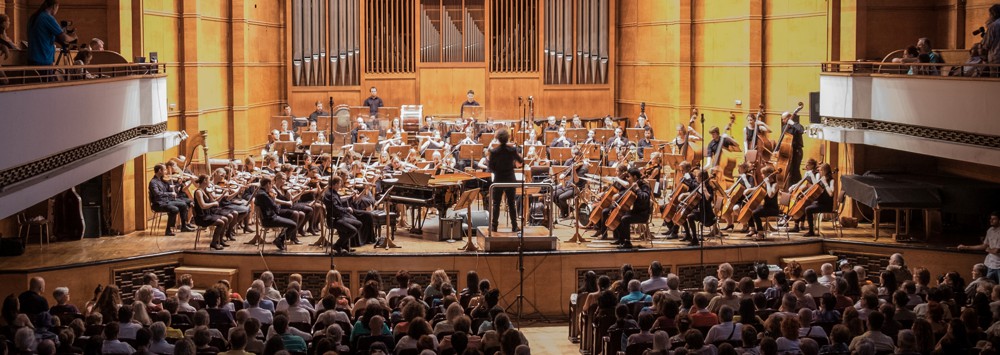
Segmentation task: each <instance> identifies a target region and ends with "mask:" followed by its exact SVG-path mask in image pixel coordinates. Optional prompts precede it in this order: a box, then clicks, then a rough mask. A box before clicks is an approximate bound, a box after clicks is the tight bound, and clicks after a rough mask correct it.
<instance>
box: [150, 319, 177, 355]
mask: <svg viewBox="0 0 1000 355" xmlns="http://www.w3.org/2000/svg"><path fill="white" fill-rule="evenodd" d="M149 330H150V335H151V339H150V344H149V349H148V350H149V352H151V353H154V354H173V353H174V345H173V344H170V343H169V342H167V326H166V324H164V323H163V322H155V323H153V325H151V326H149Z"/></svg>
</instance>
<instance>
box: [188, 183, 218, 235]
mask: <svg viewBox="0 0 1000 355" xmlns="http://www.w3.org/2000/svg"><path fill="white" fill-rule="evenodd" d="M198 192H201V193H202V194H205V197H206V198H207V199H208V200H211V199H212V198H211V197H210V196H208V193H207V192H205V191H204V190H198V191H195V193H194V194H195V197H198ZM210 202H211V201H210ZM221 218H222V215H220V214H219V207H209V208H208V209H203V208H201V204H200V203H197V202H196V203H195V204H194V224H195V225H197V226H199V227H208V226H211V225H213V224H215V222H218V221H219V219H221Z"/></svg>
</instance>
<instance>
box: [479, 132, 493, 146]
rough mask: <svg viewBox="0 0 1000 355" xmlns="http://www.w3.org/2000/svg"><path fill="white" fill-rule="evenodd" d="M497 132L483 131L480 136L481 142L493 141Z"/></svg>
mask: <svg viewBox="0 0 1000 355" xmlns="http://www.w3.org/2000/svg"><path fill="white" fill-rule="evenodd" d="M496 135H497V134H496V133H483V134H482V135H480V136H479V143H483V144H490V142H492V141H493V137H496Z"/></svg>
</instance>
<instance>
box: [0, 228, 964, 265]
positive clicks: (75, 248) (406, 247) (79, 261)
mask: <svg viewBox="0 0 1000 355" xmlns="http://www.w3.org/2000/svg"><path fill="white" fill-rule="evenodd" d="M569 223H570V221H568V220H567V221H565V222H564V224H557V225H556V227H555V229H554V231H553V235H554V236H555V237H556V238H557V239H558V240H559V242H558V243H557V247H556V248H557V250H556V251H553V252H545V253H573V254H578V253H605V252H608V251H611V250H614V249H613V248H611V247H610V246H608V245H607V244H599V243H581V244H577V243H570V242H567V241H568V240H570V238H572V236H573V234H574V231H575V229H574V228H572V227H570V226H569V225H568V224H569ZM658 225H659V223H658V222H657V223H655V225H654V226H652V227H651V229H652V231H653V233H659V232H660V231H661V229H660V228H659V227H658ZM823 227H824V228H823V232H824V234H825V236H824V237H822V238H820V237H811V238H807V237H804V236H802V233H790V234H789V236H788V237H787V238H786V236H785V233H784V232H780V233H779V232H776V233H772V235H771V236H770V237H769V238H768V240H767V241H760V242H757V241H753V240H750V239H749V238H746V237H744V236H743V235H742V234H738V233H729V235H728V236H727V237H725V238H724V240H722V241H721V243H720V241H719V240H718V239H710V240H708V241H706V243H705V246H706V247H714V248H718V247H725V246H747V245H755V246H760V247H767V246H769V245H784V244H789V243H791V244H794V243H804V242H813V241H817V240H820V239H823V238H825V240H836V241H843V242H851V243H860V244H872V245H879V246H891V245H896V244H898V245H905V246H907V247H911V248H927V249H938V250H941V249H945V248H953V247H954V246H955V245H957V244H958V243H960V242H965V243H975V242H977V239H976V237H974V236H972V237H968V238H956V237H951V236H949V237H947V238H944V237H939V238H935V239H934V240H932V241H931V242H917V243H914V242H907V243H902V242H896V241H894V240H893V239H892V237H891V236H887V235H888V234H889V233H891V231H889V230H888V229H886V228H883V233H882V237H881V238H879V240H878V241H874V240H873V237H872V235H873V234H872V229H871V226H870V225H862V226H861V227H859V228H851V229H844V230H843V235H842V236H837V233H836V232H835V231H834V230H833V229H832V228H831V226H830V225H829V224H828V223H826V224H824V226H823ZM504 228H505V227H504V226H503V225H501V227H500V230H501V231H503V230H504ZM508 228H509V227H508ZM424 230H425V231H431V230H435V231H436V230H437V218H433V217H432V218H429V219H428V220H427V222H426V224H425V225H424ZM508 230H509V229H508ZM159 233H161V232H157V233H156V234H149V233H146V232H136V233H132V234H129V235H124V236H114V237H101V238H84V239H83V240H72V241H54V242H52V243H51V244H48V245H45V246H39V244H38V239H37V237H32V238H30V239H29V243H28V246H27V250H26V251H25V253H24V255H21V256H17V257H3V258H0V272H18V271H21V272H23V271H28V270H44V269H48V268H59V267H65V266H72V265H86V264H93V263H101V262H111V261H120V260H130V259H137V258H143V257H148V256H155V255H162V254H172V253H180V252H192V250H194V239H195V233H194V232H190V233H178V234H177V236H173V237H166V236H162V235H159ZM580 233H581V234H582V235H583V236H584V237H585V238H587V239H588V240H589V239H591V238H590V237H591V236H592V235H593V234H594V232H593V231H589V230H585V229H582V228H581V229H580ZM252 237H253V234H242V235H238V236H237V241H235V242H230V245H231V246H230V247H228V248H226V249H225V250H222V251H214V250H211V249H209V248H208V244H209V241H210V238H211V237H210V236H205V235H202V238H201V245H199V246H198V248H197V250H194V251H193V252H197V253H212V254H219V255H248V254H257V253H258V249H257V247H256V246H254V245H248V244H244V242H246V241H249V240H250V239H251V238H252ZM268 238H269V239H270V238H271V236H270V235H269V236H268ZM318 238H319V237H316V236H307V237H304V238H300V239H301V240H302V242H303V244H301V245H292V244H289V245H288V251H286V252H284V253H281V252H279V251H278V250H277V248H275V247H274V246H273V245H271V244H268V245H266V246H265V247H264V253H265V254H267V255H280V254H284V255H302V256H308V255H325V253H326V249H324V248H320V247H315V246H310V244H312V243H313V242H315V241H316V240H317V239H318ZM633 238H635V236H634V235H633ZM966 239H968V240H966ZM476 241H477V244H478V245H479V246H480V249H482V247H483V245H484V242H483V237H481V236H480V237H477V238H476ZM395 243H396V244H397V245H399V246H401V248H394V249H389V250H386V249H381V248H380V249H374V248H373V247H372V246H371V245H368V246H365V247H359V248H357V252H356V253H355V255H356V256H361V257H366V256H372V257H385V256H400V255H402V256H413V255H461V254H476V253H478V254H479V255H483V254H489V252H485V251H483V250H480V251H478V252H465V251H460V250H459V248H460V247H462V246H463V245H464V244H465V242H464V241H458V242H455V243H449V242H446V241H428V240H423V239H419V238H415V237H412V236H410V235H409V234H408V233H405V232H403V231H402V229H400V230H398V231H397V233H396V239H395ZM633 244H634V246H635V247H636V250H638V251H648V250H684V249H690V250H692V251H694V250H697V249H698V248H697V247H689V246H687V244H686V243H684V242H679V241H677V240H667V239H659V238H657V239H655V243H652V244H651V243H650V242H649V241H640V242H634V243H633Z"/></svg>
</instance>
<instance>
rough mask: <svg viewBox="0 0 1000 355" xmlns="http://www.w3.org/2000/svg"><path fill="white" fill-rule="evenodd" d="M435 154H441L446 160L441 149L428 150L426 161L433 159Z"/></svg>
mask: <svg viewBox="0 0 1000 355" xmlns="http://www.w3.org/2000/svg"><path fill="white" fill-rule="evenodd" d="M434 152H441V157H442V158H444V152H442V150H441V149H427V150H424V159H433V158H434Z"/></svg>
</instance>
